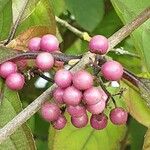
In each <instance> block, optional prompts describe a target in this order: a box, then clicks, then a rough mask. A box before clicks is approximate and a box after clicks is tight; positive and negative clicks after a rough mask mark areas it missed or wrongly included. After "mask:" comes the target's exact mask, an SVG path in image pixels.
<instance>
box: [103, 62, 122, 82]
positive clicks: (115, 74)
mask: <svg viewBox="0 0 150 150" xmlns="http://www.w3.org/2000/svg"><path fill="white" fill-rule="evenodd" d="M101 72H102V75H103V76H104V78H105V79H107V80H110V81H118V80H120V79H121V77H122V75H123V67H122V65H121V64H120V63H118V62H117V61H108V62H106V63H104V64H103V65H102V68H101Z"/></svg>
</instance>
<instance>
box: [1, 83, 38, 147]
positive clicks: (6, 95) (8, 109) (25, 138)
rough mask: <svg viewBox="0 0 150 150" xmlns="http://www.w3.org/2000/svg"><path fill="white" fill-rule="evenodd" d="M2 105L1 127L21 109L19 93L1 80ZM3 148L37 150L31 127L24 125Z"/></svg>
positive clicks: (2, 145) (4, 143) (5, 142)
mask: <svg viewBox="0 0 150 150" xmlns="http://www.w3.org/2000/svg"><path fill="white" fill-rule="evenodd" d="M0 87H1V105H0V128H2V127H3V126H4V125H5V124H6V123H8V122H9V121H10V120H11V119H13V118H14V117H15V116H16V115H17V114H18V113H19V112H20V111H21V110H22V108H21V102H20V100H19V96H18V93H17V92H15V91H11V90H9V89H8V88H7V87H6V86H5V85H4V82H3V81H2V80H1V81H0ZM0 149H2V150H8V149H11V150H25V149H27V150H35V149H36V148H35V143H34V140H33V137H32V134H31V131H30V129H29V128H28V127H27V125H26V124H24V125H22V126H21V127H20V128H19V129H18V130H17V131H16V132H15V133H13V134H12V135H11V136H10V137H9V138H8V139H7V140H5V141H4V142H3V143H2V144H1V145H0Z"/></svg>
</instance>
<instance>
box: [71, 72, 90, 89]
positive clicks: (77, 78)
mask: <svg viewBox="0 0 150 150" xmlns="http://www.w3.org/2000/svg"><path fill="white" fill-rule="evenodd" d="M73 85H74V86H75V87H76V88H77V89H79V90H86V89H88V88H90V87H92V85H93V76H92V75H91V74H90V73H88V72H87V71H85V70H80V71H77V72H76V73H75V74H74V75H73Z"/></svg>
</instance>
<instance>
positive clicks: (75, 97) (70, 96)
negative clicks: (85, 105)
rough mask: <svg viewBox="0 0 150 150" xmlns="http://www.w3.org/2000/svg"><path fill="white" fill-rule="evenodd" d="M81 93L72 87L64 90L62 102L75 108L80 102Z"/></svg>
mask: <svg viewBox="0 0 150 150" xmlns="http://www.w3.org/2000/svg"><path fill="white" fill-rule="evenodd" d="M81 98H82V92H81V91H79V90H78V89H76V88H75V87H73V86H70V87H68V88H66V89H65V91H64V95H63V100H64V102H65V103H66V104H67V105H72V106H76V105H78V104H79V103H80V102H81Z"/></svg>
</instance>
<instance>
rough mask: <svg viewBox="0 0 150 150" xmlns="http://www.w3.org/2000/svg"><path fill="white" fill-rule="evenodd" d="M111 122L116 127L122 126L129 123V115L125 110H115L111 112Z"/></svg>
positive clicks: (119, 108)
mask: <svg viewBox="0 0 150 150" xmlns="http://www.w3.org/2000/svg"><path fill="white" fill-rule="evenodd" d="M109 117H110V120H111V122H112V123H113V124H115V125H122V124H125V123H126V122H127V119H128V113H127V111H125V110H124V109H123V108H121V107H118V108H114V109H112V110H111V112H110V116H109Z"/></svg>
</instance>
